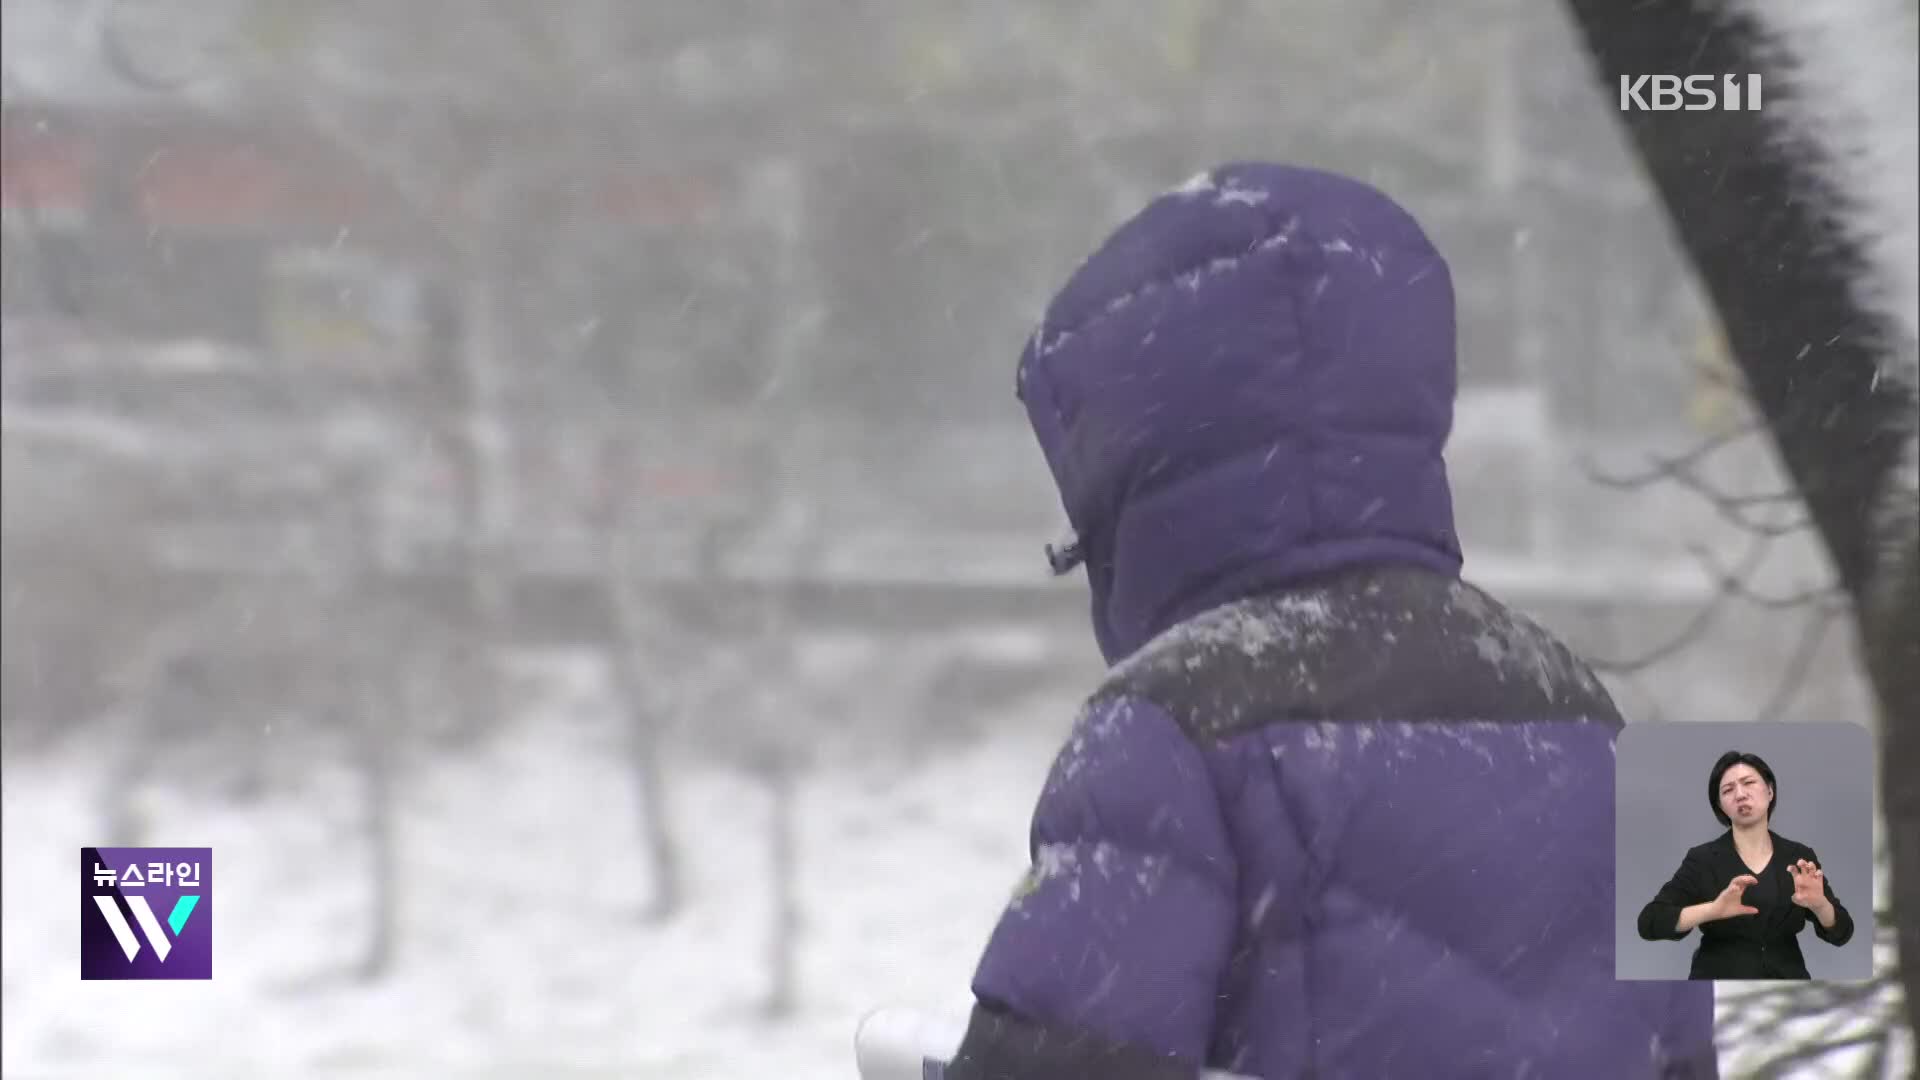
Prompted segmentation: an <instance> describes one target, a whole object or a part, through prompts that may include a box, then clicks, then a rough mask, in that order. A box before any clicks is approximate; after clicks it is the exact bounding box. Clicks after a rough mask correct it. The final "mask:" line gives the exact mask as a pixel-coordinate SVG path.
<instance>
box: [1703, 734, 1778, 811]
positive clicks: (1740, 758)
mask: <svg viewBox="0 0 1920 1080" xmlns="http://www.w3.org/2000/svg"><path fill="white" fill-rule="evenodd" d="M1735 765H1751V766H1753V771H1754V772H1757V773H1759V774H1760V779H1762V780H1765V781H1766V782H1767V786H1768V787H1770V788H1772V789H1773V802H1772V803H1770V804H1768V806H1767V820H1768V821H1772V820H1773V812H1774V811H1775V810H1777V809H1779V807H1780V785H1779V784H1777V783H1775V782H1774V779H1773V770H1772V769H1769V768H1767V763H1766V762H1765V761H1762V760H1760V755H1759V754H1748V753H1743V752H1741V751H1739V750H1729V751H1727V752H1726V753H1724V754H1721V755H1720V760H1719V761H1716V762H1714V763H1713V772H1712V774H1711V775H1709V776H1708V777H1707V805H1708V806H1710V807H1712V808H1713V816H1714V817H1716V818H1719V819H1720V824H1722V825H1725V826H1727V827H1728V828H1732V827H1733V819H1732V818H1730V817H1728V816H1727V812H1726V811H1725V810H1722V809H1720V778H1721V777H1722V776H1725V775H1726V773H1727V770H1728V769H1731V768H1733V767H1734V766H1735Z"/></svg>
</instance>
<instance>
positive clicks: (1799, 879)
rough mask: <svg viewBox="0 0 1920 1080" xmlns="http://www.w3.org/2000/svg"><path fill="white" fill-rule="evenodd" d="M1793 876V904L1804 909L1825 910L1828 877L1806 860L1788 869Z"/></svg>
mask: <svg viewBox="0 0 1920 1080" xmlns="http://www.w3.org/2000/svg"><path fill="white" fill-rule="evenodd" d="M1787 872H1788V873H1790V874H1792V875H1793V902H1794V903H1796V904H1799V905H1800V906H1801V907H1803V908H1814V909H1818V908H1823V907H1825V906H1826V904H1827V875H1825V874H1823V873H1821V872H1820V868H1819V867H1818V866H1815V865H1814V864H1813V863H1811V862H1808V861H1807V860H1806V859H1801V860H1800V861H1798V862H1796V863H1793V864H1791V865H1789V866H1788V867H1787Z"/></svg>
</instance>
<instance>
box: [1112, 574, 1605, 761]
mask: <svg viewBox="0 0 1920 1080" xmlns="http://www.w3.org/2000/svg"><path fill="white" fill-rule="evenodd" d="M1112 696H1129V697H1138V698H1143V699H1145V700H1149V701H1153V702H1155V703H1157V704H1159V705H1161V706H1162V707H1164V708H1166V709H1167V710H1168V711H1169V712H1170V713H1172V714H1173V715H1174V716H1175V717H1176V718H1178V719H1179V720H1180V722H1181V724H1182V725H1183V726H1184V727H1185V728H1186V729H1187V732H1188V734H1189V735H1191V736H1193V737H1195V738H1198V739H1206V740H1220V739H1226V738H1230V737H1232V736H1233V735H1235V734H1238V733H1239V732H1241V731H1245V730H1248V729H1251V728H1255V727H1259V726H1262V725H1264V724H1268V723H1273V722H1278V721H1380V720H1390V721H1408V722H1426V721H1437V722H1447V721H1501V720H1509V721H1523V720H1555V719H1566V720H1577V719H1585V720H1590V721H1601V722H1606V723H1610V724H1612V725H1614V726H1616V727H1618V726H1619V725H1620V724H1621V719H1620V715H1619V712H1618V710H1617V709H1616V708H1615V707H1614V704H1613V701H1612V699H1611V697H1609V696H1608V694H1607V691H1606V689H1605V687H1603V686H1602V685H1601V684H1600V681H1599V679H1598V678H1596V677H1595V676H1594V674H1593V672H1592V671H1591V670H1590V669H1589V668H1588V667H1587V665H1586V664H1584V663H1582V662H1581V661H1580V659H1579V658H1578V657H1576V656H1574V655H1573V653H1572V652H1571V651H1570V650H1569V649H1567V647H1566V646H1565V645H1563V644H1561V643H1560V642H1559V641H1558V640H1557V639H1555V638H1554V637H1553V635H1552V634H1550V633H1548V632H1547V631H1546V630H1544V629H1542V628H1541V627H1539V626H1537V625H1536V624H1534V623H1533V622H1531V621H1530V620H1528V619H1526V618H1525V617H1523V616H1521V615H1519V614H1516V613H1515V612H1512V611H1510V610H1508V609H1507V608H1506V607H1505V606H1503V605H1501V604H1500V603H1499V602H1497V601H1495V600H1494V599H1493V598H1491V597H1489V596H1488V595H1487V594H1485V593H1483V592H1481V591H1480V590H1479V589H1477V588H1474V587H1473V586H1471V585H1468V584H1466V583H1465V582H1462V581H1458V580H1456V579H1453V578H1449V577H1445V576H1442V575H1438V574H1434V573H1430V572H1427V571H1422V570H1416V569H1411V568H1397V567H1396V568H1385V569H1373V570H1367V571H1362V572H1357V573H1349V574H1344V575H1341V576H1339V577H1335V578H1329V579H1325V580H1323V581H1321V582H1318V583H1315V584H1313V585H1309V586H1306V587H1302V588H1296V589H1292V590H1288V591H1285V592H1279V593H1273V594H1269V595H1264V596H1259V597H1254V598H1251V599H1248V600H1244V601H1240V602H1237V603H1233V604H1228V605H1226V606H1224V607H1221V608H1217V609H1215V610H1213V611H1210V612H1206V613H1204V614H1202V615H1199V616H1196V617H1194V618H1192V619H1189V620H1187V621H1185V622H1183V623H1181V624H1180V625H1179V626H1176V627H1174V628H1173V629H1172V630H1170V631H1168V632H1167V633H1165V634H1163V635H1161V636H1160V637H1159V638H1156V639H1155V640H1154V641H1152V642H1150V643H1148V644H1147V645H1146V646H1145V647H1143V648H1142V649H1141V650H1140V651H1139V652H1138V653H1136V654H1135V655H1134V656H1132V657H1130V658H1128V659H1127V660H1125V661H1122V662H1121V663H1120V664H1119V665H1117V666H1115V668H1114V669H1113V671H1112V672H1111V674H1110V675H1109V676H1108V679H1107V682H1106V683H1105V684H1104V685H1103V686H1102V688H1101V690H1100V691H1099V693H1098V694H1097V695H1096V697H1112Z"/></svg>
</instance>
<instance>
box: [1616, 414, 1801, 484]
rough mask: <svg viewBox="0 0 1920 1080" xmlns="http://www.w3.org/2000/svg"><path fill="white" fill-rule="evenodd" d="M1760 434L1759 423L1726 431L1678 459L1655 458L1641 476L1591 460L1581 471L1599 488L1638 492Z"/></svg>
mask: <svg viewBox="0 0 1920 1080" xmlns="http://www.w3.org/2000/svg"><path fill="white" fill-rule="evenodd" d="M1761 430H1763V429H1762V425H1761V424H1760V422H1759V421H1758V420H1755V419H1749V420H1748V421H1747V422H1746V423H1743V424H1741V425H1740V426H1738V427H1736V428H1733V429H1731V430H1728V431H1723V432H1721V433H1719V434H1718V435H1715V436H1713V437H1712V438H1710V439H1707V440H1706V441H1704V442H1702V443H1701V444H1700V445H1698V446H1696V447H1694V448H1693V449H1691V450H1688V451H1687V452H1685V453H1683V454H1681V455H1679V456H1678V457H1663V456H1658V455H1656V456H1655V457H1654V459H1653V464H1652V465H1651V466H1650V467H1649V468H1648V469H1647V471H1645V472H1641V473H1628V474H1616V473H1608V472H1607V471H1606V470H1604V469H1602V468H1600V466H1599V465H1598V464H1597V463H1596V462H1594V461H1593V460H1592V459H1591V458H1585V459H1583V460H1582V461H1581V463H1580V468H1581V470H1582V471H1583V472H1585V473H1586V474H1587V477H1588V478H1589V479H1591V480H1592V481H1593V482H1595V483H1597V484H1601V485H1604V486H1606V487H1610V488H1620V489H1623V490H1627V491H1638V490H1640V489H1641V488H1646V487H1650V486H1652V485H1654V484H1657V483H1659V482H1660V481H1662V480H1670V479H1672V478H1673V475H1674V473H1675V472H1676V471H1680V470H1686V469H1691V468H1693V467H1694V466H1695V465H1698V464H1699V463H1701V462H1703V461H1705V460H1706V459H1707V458H1710V457H1712V456H1713V455H1714V454H1715V453H1717V452H1719V451H1721V450H1724V449H1726V448H1727V447H1729V446H1731V445H1733V444H1734V443H1737V442H1739V441H1740V440H1741V439H1744V438H1746V437H1747V436H1749V435H1756V434H1758V433H1760V431H1761Z"/></svg>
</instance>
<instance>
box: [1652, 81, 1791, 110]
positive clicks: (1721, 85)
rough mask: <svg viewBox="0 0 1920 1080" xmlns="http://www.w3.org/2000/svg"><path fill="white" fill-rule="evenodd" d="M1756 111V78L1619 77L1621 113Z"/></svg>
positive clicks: (1757, 99) (1757, 86)
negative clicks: (1683, 110) (1710, 110)
mask: <svg viewBox="0 0 1920 1080" xmlns="http://www.w3.org/2000/svg"><path fill="white" fill-rule="evenodd" d="M1677 109H1685V110H1686V111H1688V112H1702V111H1706V110H1709V109H1721V110H1725V111H1727V112H1739V111H1740V110H1742V109H1744V110H1746V111H1747V112H1759V111H1760V76H1758V75H1721V76H1718V77H1717V78H1716V77H1715V76H1712V75H1687V76H1684V77H1682V76H1679V75H1622V76H1620V111H1621V112H1633V111H1636V110H1638V111H1642V112H1673V111H1675V110H1677Z"/></svg>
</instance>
